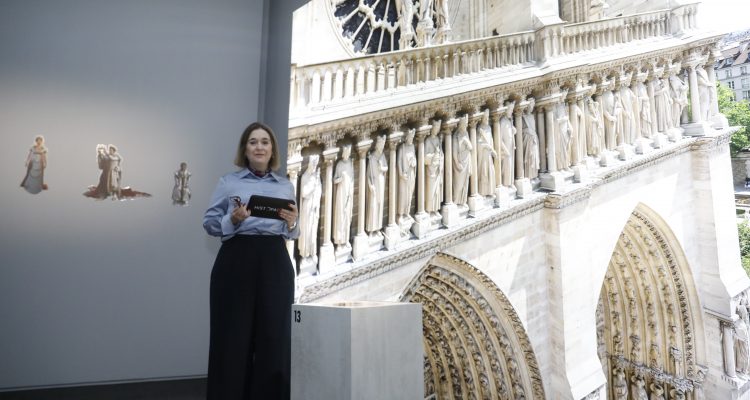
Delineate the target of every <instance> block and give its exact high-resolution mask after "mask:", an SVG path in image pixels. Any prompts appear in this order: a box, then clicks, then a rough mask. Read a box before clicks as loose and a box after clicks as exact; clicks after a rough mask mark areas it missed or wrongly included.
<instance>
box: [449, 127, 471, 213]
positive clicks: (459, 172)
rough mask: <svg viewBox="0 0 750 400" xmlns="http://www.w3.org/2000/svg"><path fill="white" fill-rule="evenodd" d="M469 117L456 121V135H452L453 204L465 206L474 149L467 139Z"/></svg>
mask: <svg viewBox="0 0 750 400" xmlns="http://www.w3.org/2000/svg"><path fill="white" fill-rule="evenodd" d="M468 124H469V116H468V115H464V116H463V117H461V118H460V119H459V120H458V128H456V134H455V135H453V146H452V147H453V202H454V203H456V204H458V205H463V204H466V203H467V201H468V199H469V176H471V173H472V170H471V151H472V149H473V148H474V147H473V146H472V145H471V139H469V132H468V131H467V126H468Z"/></svg>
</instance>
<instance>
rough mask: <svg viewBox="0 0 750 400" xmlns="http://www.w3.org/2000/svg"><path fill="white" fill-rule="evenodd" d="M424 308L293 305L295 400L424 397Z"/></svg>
mask: <svg viewBox="0 0 750 400" xmlns="http://www.w3.org/2000/svg"><path fill="white" fill-rule="evenodd" d="M421 307H422V306H421V304H416V303H384V302H378V303H375V302H341V303H334V304H328V305H326V304H322V305H320V304H295V305H293V306H292V314H291V316H290V318H291V319H292V344H291V346H292V356H291V357H292V359H291V387H290V392H291V396H290V399H291V400H349V399H358V400H380V399H389V400H413V399H422V398H424V366H423V348H424V345H423V343H422V308H421Z"/></svg>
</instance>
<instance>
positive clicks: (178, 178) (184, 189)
mask: <svg viewBox="0 0 750 400" xmlns="http://www.w3.org/2000/svg"><path fill="white" fill-rule="evenodd" d="M191 175H192V174H191V173H190V171H188V170H187V163H186V162H181V163H180V169H178V170H177V171H175V172H174V187H173V188H172V204H173V205H179V206H187V205H188V201H190V196H191V193H190V186H189V183H190V176H191Z"/></svg>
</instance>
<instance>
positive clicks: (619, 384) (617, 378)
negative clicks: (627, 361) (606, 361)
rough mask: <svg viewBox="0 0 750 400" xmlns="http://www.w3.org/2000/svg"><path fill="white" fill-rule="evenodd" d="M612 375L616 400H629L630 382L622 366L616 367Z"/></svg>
mask: <svg viewBox="0 0 750 400" xmlns="http://www.w3.org/2000/svg"><path fill="white" fill-rule="evenodd" d="M612 375H613V377H614V382H613V385H612V387H613V389H614V395H615V397H614V398H615V400H628V382H627V381H626V380H625V371H623V370H622V368H616V369H615V370H614V372H613V373H612Z"/></svg>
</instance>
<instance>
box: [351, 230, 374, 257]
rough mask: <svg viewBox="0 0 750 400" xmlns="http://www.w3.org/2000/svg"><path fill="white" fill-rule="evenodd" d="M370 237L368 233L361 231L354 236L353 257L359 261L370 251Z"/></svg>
mask: <svg viewBox="0 0 750 400" xmlns="http://www.w3.org/2000/svg"><path fill="white" fill-rule="evenodd" d="M369 242H370V238H369V237H368V236H367V234H366V233H361V234H359V235H357V236H355V237H354V246H353V247H352V257H353V258H354V260H355V261H359V260H361V259H362V258H364V256H366V255H367V254H369V253H370V243H369Z"/></svg>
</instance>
